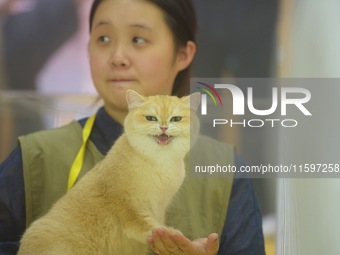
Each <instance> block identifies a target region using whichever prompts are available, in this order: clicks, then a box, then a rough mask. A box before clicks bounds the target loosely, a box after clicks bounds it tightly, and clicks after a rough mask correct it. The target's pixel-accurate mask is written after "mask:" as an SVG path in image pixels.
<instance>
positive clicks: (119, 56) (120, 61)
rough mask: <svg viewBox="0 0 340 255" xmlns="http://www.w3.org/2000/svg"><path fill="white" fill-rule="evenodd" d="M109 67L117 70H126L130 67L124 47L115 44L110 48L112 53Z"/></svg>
mask: <svg viewBox="0 0 340 255" xmlns="http://www.w3.org/2000/svg"><path fill="white" fill-rule="evenodd" d="M109 61H110V65H111V66H113V67H115V68H117V67H121V68H126V67H128V66H129V65H130V59H129V57H128V54H127V51H126V47H124V45H123V44H117V45H114V46H112V52H111V57H110V60H109Z"/></svg>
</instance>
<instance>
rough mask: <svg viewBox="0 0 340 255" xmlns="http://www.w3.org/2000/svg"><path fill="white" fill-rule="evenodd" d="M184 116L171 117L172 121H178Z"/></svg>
mask: <svg viewBox="0 0 340 255" xmlns="http://www.w3.org/2000/svg"><path fill="white" fill-rule="evenodd" d="M181 119H182V117H181V116H174V117H172V118H171V119H170V122H178V121H181Z"/></svg>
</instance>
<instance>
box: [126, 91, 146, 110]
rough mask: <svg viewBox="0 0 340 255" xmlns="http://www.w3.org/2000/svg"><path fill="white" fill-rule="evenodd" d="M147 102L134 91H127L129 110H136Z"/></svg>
mask: <svg viewBox="0 0 340 255" xmlns="http://www.w3.org/2000/svg"><path fill="white" fill-rule="evenodd" d="M145 100H146V99H145V98H144V97H143V96H141V95H140V94H138V93H137V92H136V91H134V90H131V89H129V90H127V91H126V101H127V103H128V107H129V110H132V109H134V108H135V107H136V106H138V105H140V104H141V103H143V102H145Z"/></svg>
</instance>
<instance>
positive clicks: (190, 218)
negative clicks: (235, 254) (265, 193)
mask: <svg viewBox="0 0 340 255" xmlns="http://www.w3.org/2000/svg"><path fill="white" fill-rule="evenodd" d="M19 141H20V146H21V150H22V158H23V169H24V182H25V197H26V226H27V227H28V226H29V225H30V224H31V223H32V222H33V221H34V220H36V219H37V218H39V217H40V216H42V215H44V214H45V213H46V212H47V211H48V210H49V209H50V208H51V206H52V204H53V203H55V202H56V200H58V199H59V198H60V197H61V196H62V195H64V194H65V193H66V191H67V182H68V175H69V171H70V168H71V165H72V163H73V161H74V159H75V157H76V155H77V153H78V150H79V148H80V146H81V144H82V129H81V126H80V125H79V123H78V122H72V123H70V124H68V125H66V126H64V127H61V128H57V129H51V130H46V131H41V132H37V133H33V134H30V135H27V136H22V137H20V138H19ZM196 145H197V146H195V147H194V148H193V149H192V150H195V151H196V152H195V154H193V155H195V158H197V159H198V161H199V162H205V160H204V159H205V158H206V157H207V156H206V153H205V152H206V151H205V150H204V151H203V150H201V148H205V149H207V150H208V151H210V153H213V154H215V155H223V162H224V164H226V165H227V164H231V165H233V164H234V150H233V147H232V146H230V145H226V144H222V143H219V142H217V141H214V140H212V139H210V138H207V137H200V138H199V139H198V141H197V143H196ZM221 152H223V153H221ZM102 158H103V155H102V154H101V153H100V152H99V151H98V150H97V148H96V147H95V145H94V144H93V143H92V142H91V141H89V142H88V145H87V149H86V152H85V162H84V165H83V168H82V170H81V173H80V176H79V177H81V176H83V175H84V174H85V173H86V172H87V171H89V170H90V169H91V168H92V167H93V165H94V164H95V163H96V162H98V161H100V160H101V159H102ZM186 164H187V166H188V164H189V157H187V158H186ZM187 169H188V167H187ZM232 181H233V179H232V177H230V176H229V178H199V177H196V176H193V175H191V173H190V172H189V171H188V170H187V176H186V178H185V181H184V183H183V186H182V187H181V189H180V191H179V193H178V194H177V195H176V196H175V198H174V200H173V202H172V204H171V206H170V208H169V210H168V212H167V224H168V225H169V226H172V227H175V228H177V229H179V230H181V231H182V233H183V234H184V235H186V236H187V237H188V238H190V239H192V240H193V239H196V238H199V237H206V236H208V234H210V233H212V232H216V233H218V234H221V233H222V230H223V226H224V222H225V218H226V214H227V208H228V201H229V197H230V192H231V186H232Z"/></svg>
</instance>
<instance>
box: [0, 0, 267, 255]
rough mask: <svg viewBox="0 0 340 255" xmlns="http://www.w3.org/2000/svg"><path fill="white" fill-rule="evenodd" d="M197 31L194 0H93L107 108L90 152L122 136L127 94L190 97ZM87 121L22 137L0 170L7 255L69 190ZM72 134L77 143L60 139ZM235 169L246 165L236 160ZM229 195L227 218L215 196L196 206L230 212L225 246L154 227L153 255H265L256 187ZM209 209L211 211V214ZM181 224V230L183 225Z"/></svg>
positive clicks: (99, 82)
mask: <svg viewBox="0 0 340 255" xmlns="http://www.w3.org/2000/svg"><path fill="white" fill-rule="evenodd" d="M195 29H196V19H195V14H194V11H193V8H192V3H191V1H190V0H172V1H169V0H95V1H94V3H93V6H92V9H91V14H90V33H91V37H90V43H89V56H90V65H91V72H92V78H93V81H94V84H95V87H96V89H97V91H98V93H99V95H100V96H101V97H102V98H103V100H104V107H103V108H101V109H99V111H98V113H97V115H96V119H95V122H94V125H93V127H92V130H91V134H90V138H89V139H90V143H89V144H88V146H87V147H91V146H90V145H94V146H92V148H87V149H88V150H89V151H90V150H95V151H97V152H100V153H101V154H102V155H105V154H106V152H107V151H108V149H109V148H110V147H111V145H112V144H113V143H114V141H115V140H116V139H117V137H118V136H119V135H120V134H121V131H122V126H121V125H122V123H123V120H124V118H125V116H126V114H127V111H128V110H127V105H126V102H125V91H126V90H127V89H134V90H136V91H137V92H139V93H140V94H143V95H146V96H148V95H154V94H165V95H170V94H173V95H179V96H181V95H184V94H187V93H188V86H189V82H188V79H189V67H190V65H191V62H192V60H193V58H194V55H195V51H196V46H195V42H194V34H195ZM85 123H88V122H87V119H83V120H80V121H79V122H78V125H77V127H78V128H75V129H72V130H71V129H70V126H65V127H63V128H59V129H56V130H51V131H42V132H38V133H36V134H33V135H29V136H27V137H23V138H20V145H19V147H18V148H16V149H15V150H14V151H13V152H12V153H11V155H10V156H9V157H8V158H7V160H5V161H4V162H3V163H2V165H1V166H0V176H1V179H0V194H1V195H0V206H1V207H0V208H1V213H0V240H1V241H2V242H3V243H2V244H1V246H0V247H3V248H2V249H3V250H5V249H6V247H10V245H13V242H14V245H15V242H17V241H18V240H19V239H20V236H21V235H22V233H23V231H24V229H25V228H26V225H28V224H29V223H30V222H31V221H32V220H34V218H36V217H37V215H39V214H40V215H41V214H42V213H44V211H45V210H47V209H48V207H49V206H51V204H52V203H53V201H55V200H56V199H58V197H60V196H61V195H62V194H63V193H65V192H66V186H67V183H66V182H67V176H68V172H69V170H70V168H71V165H72V162H73V161H74V158H75V156H76V154H77V151H78V150H79V147H80V146H81V143H82V139H81V134H82V129H81V127H84V125H85ZM72 127H74V125H72ZM72 132H74V135H72V136H70V137H72V139H73V140H68V139H66V140H65V141H63V139H59V136H60V137H66V135H65V134H66V133H67V135H70V134H71V133H72ZM61 133H62V135H60V134H61ZM55 137H58V138H55ZM94 154H96V153H94ZM94 154H85V161H84V164H85V163H86V164H87V165H93V164H94V163H95V162H96V161H97V160H98V159H96V157H94V156H93V155H94ZM42 155H43V156H42ZM63 155H65V156H63ZM69 155H71V156H69ZM86 155H92V156H93V157H92V156H91V157H90V156H88V157H86ZM102 155H101V156H102ZM231 155H233V154H231ZM229 156H230V155H229ZM66 158H69V159H66ZM91 160H92V161H91ZM236 164H237V165H239V164H238V161H237V160H236ZM50 168H55V171H54V172H53V174H52V177H51V176H46V172H48V171H50ZM82 171H83V170H82ZM56 173H57V174H56ZM81 175H82V173H80V176H81ZM23 176H24V178H23ZM41 176H44V177H43V178H42V177H41ZM45 177H46V178H45ZM65 178H66V179H65ZM24 180H25V181H24ZM29 180H30V181H29ZM65 180H66V181H65ZM50 181H52V182H50ZM58 183H59V186H58V185H57V184H58ZM24 187H25V190H24ZM223 190H231V195H230V199H227V198H225V201H222V202H223V204H229V206H228V217H226V216H225V215H226V211H222V210H221V208H218V207H216V206H215V207H210V206H209V205H210V204H206V203H209V201H208V200H209V196H211V194H210V195H209V196H208V197H207V198H208V200H203V199H202V202H200V201H201V200H197V201H198V202H197V204H198V205H197V206H198V208H201V210H202V212H206V211H209V212H210V213H211V215H213V214H214V213H215V212H217V213H218V212H219V211H221V212H223V219H222V223H223V222H224V223H223V224H220V229H221V236H220V244H219V241H218V240H217V235H216V234H214V233H213V234H209V233H207V234H206V236H201V237H202V238H201V239H196V240H194V241H191V240H190V239H189V238H187V237H186V236H184V235H183V236H180V237H179V238H176V239H173V238H172V236H171V235H170V234H169V233H167V232H166V231H165V230H164V229H154V230H153V234H152V236H150V237H149V238H148V242H149V243H150V244H151V246H152V248H153V250H154V251H155V252H157V253H158V254H162V255H167V254H206V255H210V254H215V253H216V252H217V251H218V252H219V254H256V255H258V254H264V248H263V236H262V229H261V214H260V211H259V208H258V204H257V201H256V199H255V196H254V192H253V189H252V186H251V183H250V182H249V180H245V179H235V180H234V181H233V182H230V183H229V184H228V187H226V189H223ZM206 192H208V193H209V190H207V189H206ZM191 193H193V192H191ZM37 197H38V198H39V199H37ZM226 197H228V196H227V195H226ZM221 199H223V196H221ZM24 201H26V204H25V202H24ZM188 202H189V201H188ZM207 207H208V209H209V210H205V209H207ZM182 213H183V215H182V216H181V218H182V217H184V218H185V219H186V220H188V221H189V220H190V219H191V218H194V216H193V214H194V213H195V212H186V211H184V212H182ZM200 213H201V212H198V215H200ZM201 215H204V214H203V213H202V214H201ZM25 216H26V219H25ZM196 216H197V212H196ZM174 217H175V215H174ZM214 217H215V218H216V216H214ZM207 218H209V217H207ZM212 218H213V217H212ZM180 220H181V219H179V221H180ZM212 220H214V219H212ZM218 220H219V221H220V220H221V219H218ZM170 221H171V217H170ZM200 221H202V222H200ZM216 221H217V220H216ZM174 222H175V224H176V220H174ZM203 222H209V219H208V221H207V219H206V218H202V219H199V220H198V221H194V222H192V223H193V224H191V225H190V224H189V227H188V228H189V231H188V235H190V234H191V230H190V229H192V232H194V228H195V227H198V228H200V226H201V224H202V226H203ZM178 228H179V229H181V227H180V226H179V227H178ZM222 229H223V231H222ZM197 233H199V232H197ZM202 233H206V231H205V232H202ZM190 236H191V235H190ZM192 236H194V235H192ZM204 237H206V238H204ZM11 242H12V243H11ZM0 249H1V248H0ZM7 249H10V248H7ZM4 254H6V253H4ZM7 254H9V253H7Z"/></svg>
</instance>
